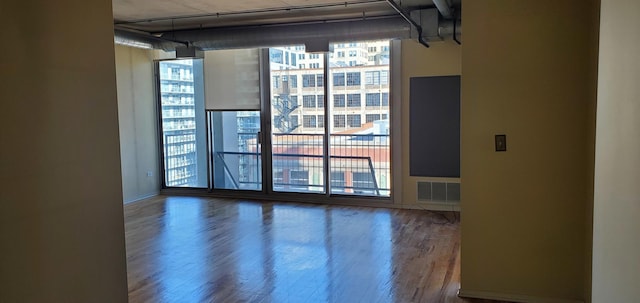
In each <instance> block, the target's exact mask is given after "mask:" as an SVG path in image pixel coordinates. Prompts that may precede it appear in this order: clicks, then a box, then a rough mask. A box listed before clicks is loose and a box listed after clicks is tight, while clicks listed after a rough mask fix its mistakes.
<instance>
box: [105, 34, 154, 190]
mask: <svg viewBox="0 0 640 303" xmlns="http://www.w3.org/2000/svg"><path fill="white" fill-rule="evenodd" d="M115 56H116V76H117V84H118V117H119V124H120V154H121V158H122V163H121V169H122V193H123V196H124V202H125V203H127V202H132V201H136V200H139V199H142V198H145V197H149V196H152V195H156V194H158V192H159V191H160V175H159V174H160V170H159V168H158V162H159V160H158V145H157V144H158V141H157V135H158V134H157V124H158V123H157V118H156V101H155V96H154V93H153V92H154V90H155V86H154V83H153V81H154V79H155V78H154V76H153V53H152V52H151V51H149V50H144V49H139V48H132V47H127V46H121V45H116V48H115ZM149 172H150V173H151V176H149V175H148V173H149Z"/></svg>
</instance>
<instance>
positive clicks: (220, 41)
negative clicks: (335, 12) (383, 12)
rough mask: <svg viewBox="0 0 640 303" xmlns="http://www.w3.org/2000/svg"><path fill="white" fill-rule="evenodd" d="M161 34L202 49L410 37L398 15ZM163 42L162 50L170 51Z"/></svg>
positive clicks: (405, 25) (408, 30)
mask: <svg viewBox="0 0 640 303" xmlns="http://www.w3.org/2000/svg"><path fill="white" fill-rule="evenodd" d="M163 36H167V37H172V39H174V40H178V41H188V42H189V45H190V46H195V47H198V48H200V49H202V50H216V49H238V48H258V47H274V46H282V45H295V44H307V43H308V42H310V41H317V40H328V41H329V42H347V41H354V40H378V39H409V38H410V37H411V27H410V26H409V25H408V24H407V23H406V22H405V21H404V20H403V19H402V18H399V17H397V16H392V17H385V18H372V19H366V20H351V21H336V22H315V23H303V24H281V25H263V26H243V27H225V28H209V29H194V30H180V31H173V32H165V33H164V34H163ZM166 46H168V45H167V44H163V47H162V49H164V50H166V51H172V50H174V48H171V47H169V48H167V47H166Z"/></svg>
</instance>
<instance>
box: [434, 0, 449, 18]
mask: <svg viewBox="0 0 640 303" xmlns="http://www.w3.org/2000/svg"><path fill="white" fill-rule="evenodd" d="M433 4H435V5H436V8H437V9H438V11H439V12H440V15H442V17H444V18H445V19H451V18H453V13H452V12H451V7H450V6H449V1H447V0H433Z"/></svg>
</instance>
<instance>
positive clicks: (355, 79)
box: [347, 72, 360, 86]
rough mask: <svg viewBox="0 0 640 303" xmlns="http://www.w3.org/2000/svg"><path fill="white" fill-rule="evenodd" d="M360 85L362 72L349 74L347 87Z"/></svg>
mask: <svg viewBox="0 0 640 303" xmlns="http://www.w3.org/2000/svg"><path fill="white" fill-rule="evenodd" d="M359 85H360V72H351V73H347V86H359Z"/></svg>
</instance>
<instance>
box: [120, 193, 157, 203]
mask: <svg viewBox="0 0 640 303" xmlns="http://www.w3.org/2000/svg"><path fill="white" fill-rule="evenodd" d="M159 194H160V193H159V192H157V193H151V194H148V195H145V196H142V197H138V198H135V199H133V200H128V201H124V204H129V203H133V202H138V201H140V200H144V199H147V198H151V197H155V196H157V195H159Z"/></svg>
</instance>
